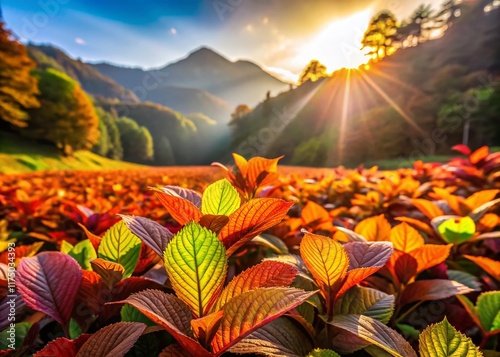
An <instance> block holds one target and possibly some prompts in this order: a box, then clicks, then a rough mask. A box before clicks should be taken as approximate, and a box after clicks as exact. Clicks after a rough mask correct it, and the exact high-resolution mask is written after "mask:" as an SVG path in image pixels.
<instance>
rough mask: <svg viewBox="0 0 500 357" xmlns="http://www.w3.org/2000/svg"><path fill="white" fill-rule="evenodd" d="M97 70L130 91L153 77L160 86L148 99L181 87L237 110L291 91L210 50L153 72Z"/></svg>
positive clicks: (243, 63) (250, 66) (247, 65)
mask: <svg viewBox="0 0 500 357" xmlns="http://www.w3.org/2000/svg"><path fill="white" fill-rule="evenodd" d="M93 66H94V67H95V68H97V69H98V70H99V71H100V72H101V73H103V74H105V75H107V76H109V77H111V78H113V79H114V80H115V81H116V82H118V83H120V84H121V85H123V86H124V87H126V88H134V87H135V86H141V85H142V83H143V80H144V78H145V76H147V75H148V74H149V75H150V76H151V77H152V78H154V79H155V80H156V83H158V86H157V88H154V89H152V90H150V91H148V93H147V95H148V98H149V95H153V94H152V93H154V92H155V91H157V90H158V89H159V88H161V87H168V86H180V87H185V88H198V89H203V90H205V91H207V92H209V93H211V94H212V95H214V96H217V97H220V98H222V99H223V100H225V101H227V102H228V103H229V104H230V105H231V106H233V107H234V106H236V105H238V104H241V103H245V104H248V105H250V106H254V105H256V104H258V103H259V102H261V101H262V100H263V99H264V98H265V96H266V92H267V91H271V93H272V94H273V95H276V94H277V93H279V92H281V91H282V90H284V89H286V88H287V85H286V83H284V82H282V81H280V80H279V79H277V78H275V77H273V76H272V75H270V74H269V73H267V72H265V71H264V70H263V69H262V68H260V67H259V66H257V65H256V64H254V63H252V62H249V61H236V62H231V61H229V60H228V59H227V58H225V57H223V56H222V55H220V54H218V53H216V52H215V51H213V50H211V49H209V48H206V47H202V48H200V49H197V50H195V51H193V52H191V53H190V54H189V55H188V56H187V57H186V58H184V59H181V60H179V61H177V62H174V63H171V64H168V65H166V66H164V67H162V68H158V69H155V70H150V71H143V70H141V69H138V68H124V67H119V66H113V65H110V64H105V63H99V64H95V65H93ZM148 100H149V99H148ZM161 104H163V103H161ZM175 109H176V108H175ZM191 111H193V110H191ZM194 111H195V110H194Z"/></svg>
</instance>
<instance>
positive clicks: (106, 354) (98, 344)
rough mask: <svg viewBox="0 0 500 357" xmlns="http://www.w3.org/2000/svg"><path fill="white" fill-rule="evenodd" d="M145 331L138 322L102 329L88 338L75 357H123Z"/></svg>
mask: <svg viewBox="0 0 500 357" xmlns="http://www.w3.org/2000/svg"><path fill="white" fill-rule="evenodd" d="M145 329H146V325H145V324H143V323H140V322H118V323H115V324H112V325H108V326H106V327H103V328H102V329H100V330H99V331H97V332H96V333H94V334H93V335H92V336H90V337H89V339H88V340H87V341H86V342H85V343H84V344H83V346H82V347H81V348H80V350H79V351H78V353H77V355H76V357H85V356H99V357H123V356H125V354H126V353H127V352H128V351H129V350H130V349H131V348H132V346H134V344H135V342H136V341H137V340H138V339H139V337H141V335H142V332H143V331H144V330H145Z"/></svg>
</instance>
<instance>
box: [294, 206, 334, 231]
mask: <svg viewBox="0 0 500 357" xmlns="http://www.w3.org/2000/svg"><path fill="white" fill-rule="evenodd" d="M300 216H301V217H302V221H303V224H304V225H306V226H309V225H319V224H321V223H326V222H328V223H330V224H331V218H330V214H329V213H328V211H327V210H326V209H324V208H323V206H320V205H319V204H317V203H316V202H314V201H307V203H306V205H305V207H304V208H303V209H302V212H301V213H300Z"/></svg>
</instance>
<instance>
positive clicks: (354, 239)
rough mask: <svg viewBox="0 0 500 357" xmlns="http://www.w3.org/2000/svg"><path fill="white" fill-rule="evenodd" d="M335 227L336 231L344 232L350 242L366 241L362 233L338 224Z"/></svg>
mask: <svg viewBox="0 0 500 357" xmlns="http://www.w3.org/2000/svg"><path fill="white" fill-rule="evenodd" d="M335 229H336V230H337V231H340V232H342V233H344V234H345V235H346V236H347V237H348V238H349V241H351V242H366V238H365V237H363V236H362V235H360V234H358V233H356V232H354V231H351V230H350V229H347V228H344V227H340V226H335Z"/></svg>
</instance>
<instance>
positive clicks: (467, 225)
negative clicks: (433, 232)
mask: <svg viewBox="0 0 500 357" xmlns="http://www.w3.org/2000/svg"><path fill="white" fill-rule="evenodd" d="M438 232H439V234H440V235H441V237H442V238H443V239H444V240H445V241H447V242H448V243H453V244H461V243H464V242H466V241H468V240H469V239H470V238H472V236H473V235H474V233H476V224H475V223H474V221H473V220H472V218H470V217H461V218H452V219H449V220H447V221H444V222H443V223H441V224H440V225H439V226H438Z"/></svg>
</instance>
